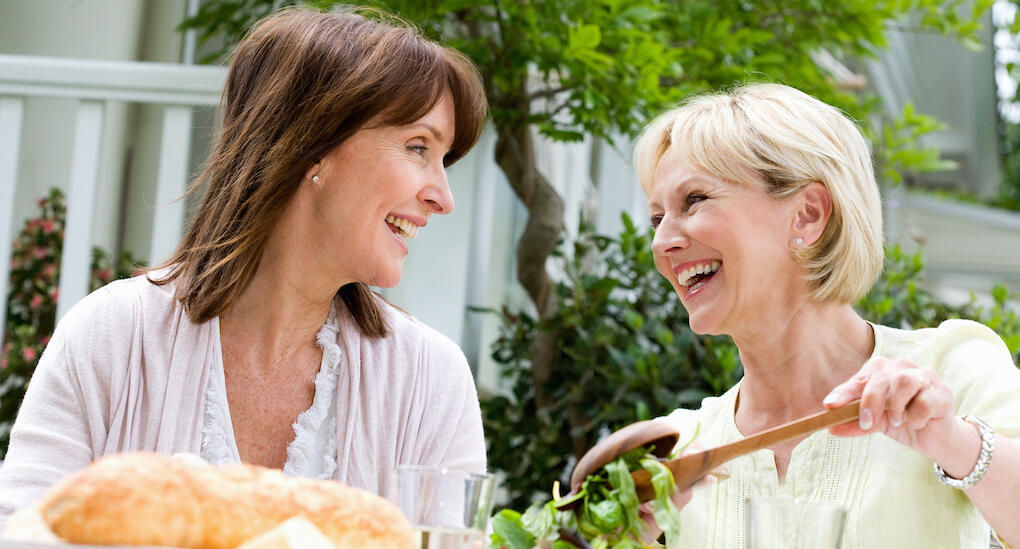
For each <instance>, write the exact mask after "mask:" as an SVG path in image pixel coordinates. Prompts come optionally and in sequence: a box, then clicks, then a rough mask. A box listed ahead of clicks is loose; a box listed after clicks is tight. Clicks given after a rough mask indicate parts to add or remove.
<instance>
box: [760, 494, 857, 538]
mask: <svg viewBox="0 0 1020 549" xmlns="http://www.w3.org/2000/svg"><path fill="white" fill-rule="evenodd" d="M745 505H746V506H745V509H744V518H745V521H746V523H745V524H746V528H745V530H744V539H745V540H746V543H745V549H838V548H839V544H840V541H841V539H842V537H843V522H844V520H845V519H846V509H845V508H843V507H842V506H840V505H837V504H834V503H821V502H815V501H801V500H794V499H788V498H773V497H755V498H750V499H748V500H747V501H746V504H745Z"/></svg>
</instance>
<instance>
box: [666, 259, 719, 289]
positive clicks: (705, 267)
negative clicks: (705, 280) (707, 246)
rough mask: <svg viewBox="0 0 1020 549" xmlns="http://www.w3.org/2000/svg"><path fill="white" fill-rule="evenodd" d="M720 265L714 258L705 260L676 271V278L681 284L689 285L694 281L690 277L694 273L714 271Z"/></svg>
mask: <svg viewBox="0 0 1020 549" xmlns="http://www.w3.org/2000/svg"><path fill="white" fill-rule="evenodd" d="M720 266H722V262H721V261H719V260H716V259H713V260H712V261H706V262H704V263H698V264H697V265H694V266H691V267H687V269H685V270H684V271H682V272H680V273H678V274H677V277H676V279H677V280H678V281H679V282H680V285H681V286H688V287H690V286H691V285H692V284H693V283H694V282H693V281H692V280H691V279H692V278H694V277H695V276H696V275H703V274H709V273H714V272H716V271H718V270H719V267H720Z"/></svg>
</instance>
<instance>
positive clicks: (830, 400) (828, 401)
mask: <svg viewBox="0 0 1020 549" xmlns="http://www.w3.org/2000/svg"><path fill="white" fill-rule="evenodd" d="M841 396H843V394H842V393H839V392H834V393H829V394H828V396H826V397H825V400H823V401H822V404H832V403H833V402H836V401H837V400H839V397H841Z"/></svg>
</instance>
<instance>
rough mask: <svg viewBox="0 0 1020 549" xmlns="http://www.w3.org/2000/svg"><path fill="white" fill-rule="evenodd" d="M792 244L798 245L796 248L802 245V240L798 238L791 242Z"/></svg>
mask: <svg viewBox="0 0 1020 549" xmlns="http://www.w3.org/2000/svg"><path fill="white" fill-rule="evenodd" d="M793 243H794V244H796V245H798V246H803V245H804V239H803V238H801V237H799V236H798V237H797V239H796V240H794V241H793Z"/></svg>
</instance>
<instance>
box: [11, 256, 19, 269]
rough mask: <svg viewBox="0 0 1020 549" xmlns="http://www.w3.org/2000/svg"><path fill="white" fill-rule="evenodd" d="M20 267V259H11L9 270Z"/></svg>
mask: <svg viewBox="0 0 1020 549" xmlns="http://www.w3.org/2000/svg"><path fill="white" fill-rule="evenodd" d="M20 266H21V258H20V257H15V258H13V259H11V268H12V269H17V268H18V267H20Z"/></svg>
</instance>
